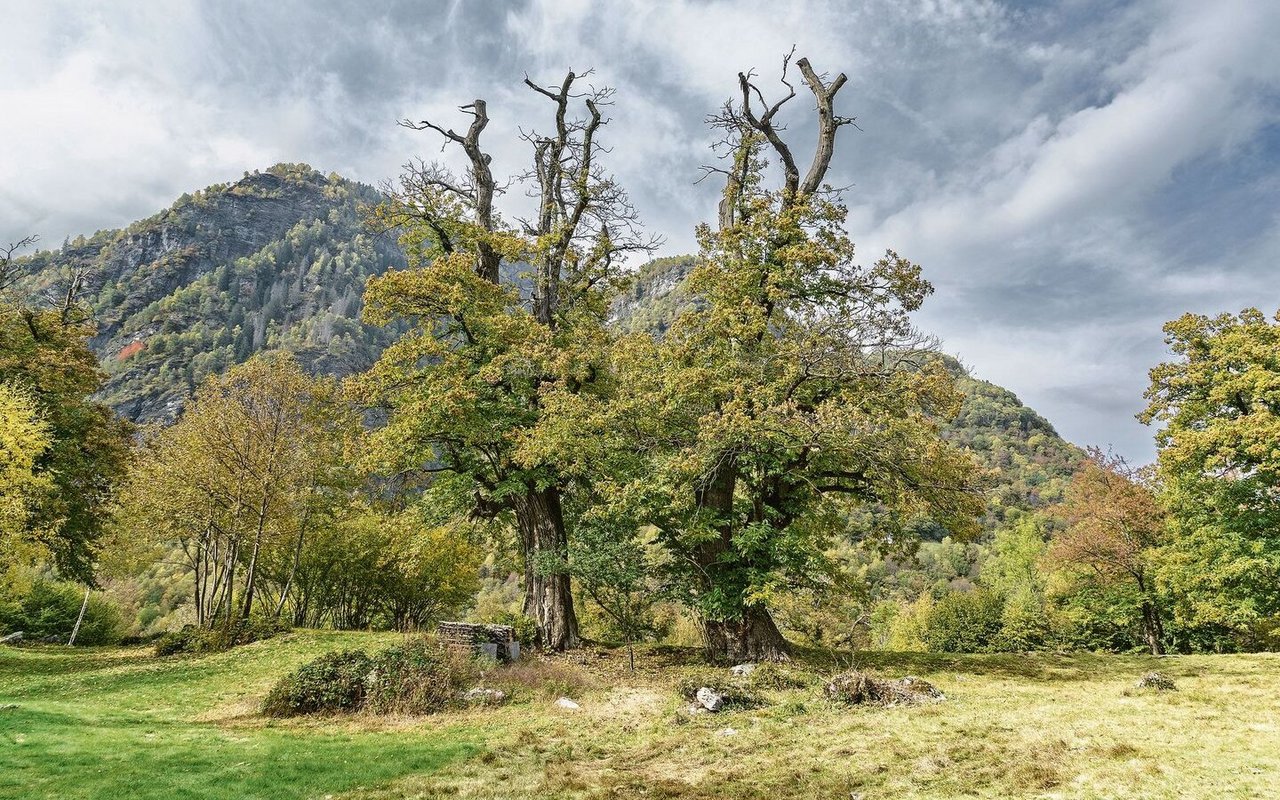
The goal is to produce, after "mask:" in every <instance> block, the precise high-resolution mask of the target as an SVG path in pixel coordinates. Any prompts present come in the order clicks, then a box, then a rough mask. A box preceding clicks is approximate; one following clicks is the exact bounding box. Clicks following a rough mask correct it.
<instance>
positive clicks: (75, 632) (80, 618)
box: [67, 587, 92, 647]
mask: <svg viewBox="0 0 1280 800" xmlns="http://www.w3.org/2000/svg"><path fill="white" fill-rule="evenodd" d="M90 591H92V590H91V589H89V588H87V587H86V588H85V590H84V601H83V602H82V603H80V616H78V617H76V626H75V627H74V628H72V629H71V638H70V639H68V640H67V647H71V646H73V645H75V643H76V637H77V636H79V635H80V623H82V622H84V612H85V610H86V609H88V608H89V592H90Z"/></svg>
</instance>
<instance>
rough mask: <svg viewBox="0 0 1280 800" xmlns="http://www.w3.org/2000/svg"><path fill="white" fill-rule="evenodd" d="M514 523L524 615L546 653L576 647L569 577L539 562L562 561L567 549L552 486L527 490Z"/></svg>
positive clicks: (557, 495)
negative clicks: (522, 569) (521, 569)
mask: <svg viewBox="0 0 1280 800" xmlns="http://www.w3.org/2000/svg"><path fill="white" fill-rule="evenodd" d="M515 511H516V522H517V525H518V526H519V529H520V545H521V549H522V550H523V551H524V561H525V573H524V574H525V601H524V613H525V614H526V615H528V616H529V617H532V618H533V620H534V623H535V625H536V626H537V629H538V644H539V646H541V647H543V648H544V649H547V650H569V649H572V648H575V647H578V646H579V645H580V644H581V639H580V638H579V636H578V617H577V615H576V614H575V613H574V610H573V593H572V592H571V591H570V586H569V575H568V573H566V572H564V571H563V570H562V569H556V570H554V571H552V572H547V571H546V565H545V564H544V563H542V562H544V561H545V560H551V559H563V558H564V557H565V555H566V553H567V550H568V537H567V536H566V534H565V528H564V515H563V513H562V512H561V509H560V492H559V490H558V489H556V488H554V487H549V488H546V489H541V490H539V489H532V488H531V489H529V491H528V492H526V493H525V495H524V496H523V497H520V498H518V499H517V500H516V502H515Z"/></svg>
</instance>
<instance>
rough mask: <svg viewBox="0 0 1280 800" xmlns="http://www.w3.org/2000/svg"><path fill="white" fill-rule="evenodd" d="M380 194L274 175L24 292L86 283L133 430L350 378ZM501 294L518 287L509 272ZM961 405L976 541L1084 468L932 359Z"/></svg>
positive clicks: (102, 242)
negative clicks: (262, 376) (974, 467)
mask: <svg viewBox="0 0 1280 800" xmlns="http://www.w3.org/2000/svg"><path fill="white" fill-rule="evenodd" d="M380 199H381V196H380V194H379V193H378V192H377V191H376V190H374V189H373V188H371V187H369V186H365V185H363V184H359V183H355V182H352V181H348V180H345V179H343V178H340V177H338V176H336V175H328V176H325V175H322V174H321V173H319V172H316V171H315V170H313V169H311V168H310V167H308V166H306V165H302V164H279V165H276V166H274V167H272V168H270V169H268V170H266V171H265V172H261V173H259V172H254V173H253V174H246V175H245V176H244V178H243V179H241V180H239V181H236V182H235V183H229V184H219V185H216V186H210V187H208V188H207V189H204V190H202V191H199V192H196V193H195V194H193V195H183V196H182V197H181V198H179V199H178V201H177V202H175V203H174V204H173V205H172V206H171V207H170V208H168V209H166V210H164V211H161V212H160V213H158V214H156V215H155V216H152V217H149V218H147V219H145V220H141V221H139V222H136V223H134V224H132V225H130V226H129V227H127V228H124V229H123V230H113V231H99V232H98V233H96V234H94V235H93V236H92V237H89V238H87V239H86V238H84V237H80V238H77V239H76V240H75V241H70V242H67V243H66V244H64V245H63V247H62V248H60V249H58V250H53V251H46V252H41V253H37V254H35V255H34V256H30V257H28V258H26V259H24V260H23V262H22V263H23V264H25V265H26V268H27V272H28V274H29V277H28V278H27V281H26V288H27V289H28V291H32V292H35V291H41V290H51V289H52V290H56V289H57V288H58V287H59V286H60V285H61V284H62V282H63V281H65V280H66V276H67V274H68V273H69V272H72V271H75V270H80V271H82V272H83V271H87V274H88V275H89V276H90V284H91V285H90V287H89V288H90V292H89V296H90V297H91V298H92V306H93V312H94V314H95V316H96V319H97V321H98V324H99V333H98V335H97V337H96V338H95V339H94V342H93V344H94V347H95V349H96V350H97V351H98V352H99V353H100V355H101V357H102V363H103V368H104V369H105V370H106V372H107V374H108V376H109V377H108V381H107V385H106V387H105V388H104V389H103V392H102V397H103V399H104V400H105V401H106V402H108V403H109V404H111V405H112V406H113V407H114V408H116V409H117V411H119V412H120V413H121V414H122V415H123V416H125V417H128V418H130V419H133V420H137V421H142V422H150V421H169V420H172V419H173V418H174V417H176V415H177V414H178V413H179V412H180V411H181V408H182V405H183V403H184V402H185V401H186V399H187V398H188V397H189V396H190V393H191V391H192V390H193V388H194V387H195V386H197V385H198V384H199V383H200V381H201V380H202V379H203V378H204V377H205V376H206V375H208V374H210V373H212V372H218V371H221V370H223V369H225V368H227V367H228V366H230V365H232V364H236V363H239V362H241V361H244V360H245V359H247V358H248V357H249V356H251V355H252V354H253V353H256V352H259V351H261V350H264V349H272V348H285V349H287V350H289V351H291V352H293V353H295V354H296V355H297V356H298V358H299V359H300V360H301V361H302V363H303V364H304V365H305V366H306V367H307V368H308V369H309V370H311V371H313V372H322V373H329V374H335V375H347V374H351V373H353V372H357V371H360V370H363V369H365V368H366V367H368V366H369V365H370V364H372V363H373V361H374V360H375V359H376V358H377V356H378V354H379V353H380V352H381V351H382V349H383V348H384V347H386V345H387V344H389V343H390V342H392V341H394V339H395V338H396V336H397V335H398V333H399V331H398V330H395V329H384V328H373V327H369V326H367V325H364V324H362V323H361V322H360V321H359V317H360V308H361V296H362V293H363V289H364V284H365V281H366V280H367V279H368V278H369V277H370V276H372V275H378V274H381V273H382V272H385V271H386V270H387V269H390V268H393V267H400V266H403V265H404V256H403V254H402V253H401V252H400V250H399V248H398V246H397V245H396V243H395V242H394V240H393V239H392V237H390V236H378V235H374V234H373V233H371V232H370V231H369V230H368V229H367V228H366V227H365V226H364V225H363V212H362V209H363V208H364V207H366V206H368V205H370V204H374V203H377V202H378V201H379V200H380ZM693 266H694V259H693V257H692V256H676V257H673V258H663V259H657V260H654V261H651V262H649V263H647V264H644V265H642V266H641V267H640V268H639V269H638V270H637V273H636V276H635V280H634V281H632V283H631V285H630V287H629V288H628V290H627V291H626V292H625V293H624V294H623V296H621V297H619V298H618V300H617V301H616V302H615V304H614V307H613V311H612V314H611V320H612V323H613V324H614V325H615V326H617V327H618V328H620V329H622V330H626V331H649V332H654V333H657V334H659V335H661V334H662V333H664V332H665V331H666V330H667V328H668V327H669V326H670V324H671V321H672V320H674V319H675V317H676V316H677V315H679V314H680V313H681V312H682V311H683V310H685V309H687V308H690V307H692V306H694V305H696V303H697V298H696V297H695V296H694V295H693V294H692V293H691V292H689V291H688V289H687V279H688V276H689V273H690V272H691V271H692V269H693ZM503 275H504V280H508V281H514V282H522V281H525V280H526V279H525V278H524V277H522V276H521V268H520V265H510V266H508V267H507V268H506V269H504V271H503ZM943 359H944V361H945V363H946V364H947V366H948V368H949V369H950V370H951V371H952V372H953V373H954V374H955V375H956V378H957V381H958V385H959V387H960V389H961V391H962V392H963V393H964V396H965V399H964V403H963V405H962V407H961V410H960V414H959V416H957V418H956V419H955V420H952V421H951V422H950V423H948V424H947V425H946V427H945V429H944V435H945V436H947V438H949V439H951V440H952V441H955V442H956V443H958V444H960V445H962V446H964V447H966V448H968V449H969V450H971V451H972V452H973V453H974V455H975V457H976V458H977V460H978V461H979V463H980V464H981V465H982V466H983V467H985V468H987V469H988V470H992V471H993V474H994V475H995V476H996V477H995V479H994V481H993V490H992V492H991V495H990V500H989V502H988V508H987V519H986V520H985V522H986V527H987V529H988V530H991V529H994V528H995V527H997V526H999V525H1000V524H1001V523H1003V522H1004V521H1005V520H1007V519H1008V518H1009V517H1010V516H1011V515H1016V514H1017V513H1021V512H1024V511H1031V510H1035V509H1038V508H1041V507H1043V506H1045V505H1048V504H1051V503H1053V502H1055V501H1056V500H1058V499H1059V498H1060V497H1061V495H1062V491H1063V489H1064V487H1065V485H1066V482H1067V481H1068V480H1069V479H1070V476H1071V474H1072V473H1073V472H1074V470H1075V468H1076V467H1077V465H1078V464H1079V462H1080V459H1081V458H1082V457H1083V453H1082V452H1081V451H1080V449H1079V448H1077V447H1076V446H1075V445H1072V444H1070V443H1069V442H1067V441H1065V440H1063V439H1062V438H1061V437H1060V436H1058V434H1057V432H1056V431H1055V430H1054V429H1053V426H1052V425H1051V424H1049V422H1048V421H1047V420H1045V419H1044V418H1043V417H1042V416H1040V415H1039V414H1037V413H1036V412H1035V411H1034V410H1033V409H1031V408H1028V407H1027V406H1026V405H1024V404H1023V403H1022V402H1021V401H1020V400H1019V399H1018V398H1017V396H1016V395H1014V394H1013V393H1012V392H1010V391H1009V390H1007V389H1004V388H1002V387H1000V386H996V385H995V384H992V383H989V382H987V381H983V380H981V379H978V378H976V377H974V376H972V375H970V374H969V373H968V372H967V371H966V370H965V369H964V368H963V367H962V366H961V365H960V363H959V362H957V361H955V360H954V359H951V358H948V357H946V356H943Z"/></svg>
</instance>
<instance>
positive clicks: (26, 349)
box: [0, 239, 131, 584]
mask: <svg viewBox="0 0 1280 800" xmlns="http://www.w3.org/2000/svg"><path fill="white" fill-rule="evenodd" d="M32 241H34V239H27V240H24V241H23V242H20V243H19V244H18V245H12V246H10V247H9V248H8V249H7V250H5V251H0V290H3V291H0V385H8V386H10V387H13V388H15V389H16V391H18V392H20V393H22V394H23V395H24V396H26V397H27V398H28V399H29V401H30V403H31V405H33V406H34V410H35V413H36V414H37V415H38V416H39V417H40V419H42V420H43V423H44V425H45V426H46V428H47V432H48V437H49V443H48V446H47V447H45V448H44V449H43V450H42V451H41V452H40V454H39V456H37V458H36V461H35V464H34V473H35V474H36V475H37V476H40V479H41V486H42V489H41V491H40V492H39V493H38V494H37V495H33V496H31V497H30V498H29V502H28V503H27V510H28V515H27V523H26V527H27V532H28V539H29V540H30V541H33V542H35V543H37V544H38V545H39V546H40V547H41V548H42V549H43V551H44V552H45V553H46V554H47V556H48V557H49V558H50V559H51V560H52V562H53V564H54V565H55V566H56V567H57V569H58V571H59V572H60V573H61V574H62V575H63V576H64V577H67V578H71V579H75V580H78V581H81V582H83V583H89V584H91V583H92V582H93V572H94V567H93V564H94V559H95V558H96V556H97V549H98V543H99V540H100V539H101V537H102V536H103V534H104V531H105V530H106V526H107V523H108V521H109V520H110V512H109V509H110V506H111V503H112V497H113V492H114V487H115V486H116V484H117V483H119V482H120V481H121V480H122V479H123V478H124V474H125V471H126V470H127V466H128V460H129V453H130V447H129V439H130V430H131V429H130V426H129V425H128V424H126V423H124V422H122V421H121V420H119V419H117V418H116V416H115V414H114V413H112V411H111V410H110V409H109V408H107V407H106V406H105V405H103V404H101V403H98V402H96V401H94V400H93V399H92V395H93V394H94V393H95V392H96V391H98V389H99V388H101V386H102V381H103V375H102V373H101V371H100V370H99V368H98V360H97V356H96V355H95V354H94V353H93V351H92V350H91V349H90V348H89V339H90V337H91V336H92V335H93V333H94V327H93V326H92V324H91V323H90V322H89V317H88V315H87V313H84V311H83V309H82V308H81V307H80V301H79V297H78V294H77V293H78V292H79V290H80V289H81V288H82V287H83V282H82V281H81V282H79V283H77V284H76V286H75V288H74V289H69V290H68V291H66V292H63V293H61V294H60V295H59V298H58V304H57V306H56V307H52V308H45V307H42V306H40V305H38V304H36V303H34V302H31V301H29V300H27V299H26V298H22V297H19V296H15V295H14V294H12V293H11V292H10V291H9V289H7V288H6V285H7V284H9V283H12V281H11V278H12V276H14V275H16V272H14V270H13V268H12V267H13V264H12V261H11V256H12V253H13V251H14V249H15V248H17V247H20V246H22V245H23V244H29V243H30V242H32ZM10 288H11V287H10Z"/></svg>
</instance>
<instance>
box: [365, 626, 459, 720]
mask: <svg viewBox="0 0 1280 800" xmlns="http://www.w3.org/2000/svg"><path fill="white" fill-rule="evenodd" d="M478 675H479V670H478V669H477V666H476V662H475V661H474V660H473V659H471V658H469V657H467V656H466V655H463V654H461V653H458V652H455V651H452V650H449V649H446V648H444V647H442V646H441V645H440V644H439V643H438V642H436V641H435V640H434V639H431V638H427V637H419V638H416V639H412V640H410V641H407V642H405V643H404V644H401V645H397V646H395V647H390V648H387V649H386V650H383V651H382V652H381V653H378V654H377V655H376V656H374V658H373V664H372V667H371V669H370V671H369V678H368V682H367V684H366V691H367V693H368V695H367V700H366V706H367V707H368V708H369V709H370V710H371V711H374V712H377V713H380V714H393V713H394V714H433V713H436V712H438V711H444V710H445V709H448V708H452V707H455V706H457V705H458V704H459V702H460V697H459V695H460V694H461V693H462V692H463V691H464V690H466V689H467V688H468V687H470V686H471V685H472V684H473V683H474V682H475V680H476V678H477V676H478Z"/></svg>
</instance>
